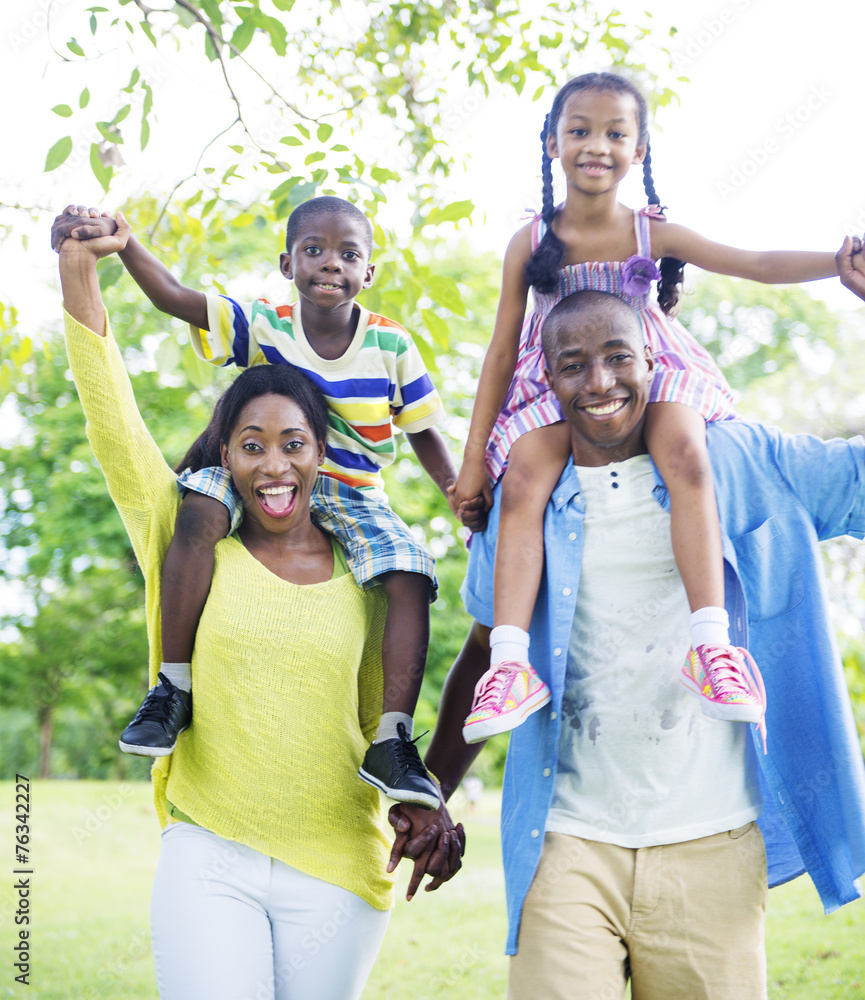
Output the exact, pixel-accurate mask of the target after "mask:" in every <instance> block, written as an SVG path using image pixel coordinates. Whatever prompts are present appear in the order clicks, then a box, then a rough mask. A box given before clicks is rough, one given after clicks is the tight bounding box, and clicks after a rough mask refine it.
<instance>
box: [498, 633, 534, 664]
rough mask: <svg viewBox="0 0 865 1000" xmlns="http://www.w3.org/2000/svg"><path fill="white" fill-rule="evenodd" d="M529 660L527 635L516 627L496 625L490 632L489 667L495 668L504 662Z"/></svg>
mask: <svg viewBox="0 0 865 1000" xmlns="http://www.w3.org/2000/svg"><path fill="white" fill-rule="evenodd" d="M528 658H529V633H528V632H526V631H525V629H521V628H518V627H517V626H516V625H497V626H496V627H495V628H494V629H493V630H492V632H490V665H491V666H493V667H494V666H496V664H498V663H503V662H504V661H505V660H521V661H522V662H523V663H525V662H527V661H528Z"/></svg>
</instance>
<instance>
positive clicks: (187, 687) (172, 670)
mask: <svg viewBox="0 0 865 1000" xmlns="http://www.w3.org/2000/svg"><path fill="white" fill-rule="evenodd" d="M159 672H160V673H161V674H165V676H166V677H167V678H168V679H169V680H170V681H171V683H172V684H173V685H174V686H175V687H179V688H180V690H181V691H191V690H192V664H191V663H161V664H160V665H159Z"/></svg>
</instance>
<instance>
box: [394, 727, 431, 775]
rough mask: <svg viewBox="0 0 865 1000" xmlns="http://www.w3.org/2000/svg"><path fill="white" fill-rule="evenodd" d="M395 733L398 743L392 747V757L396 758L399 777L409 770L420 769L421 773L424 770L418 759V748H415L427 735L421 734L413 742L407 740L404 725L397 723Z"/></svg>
mask: <svg viewBox="0 0 865 1000" xmlns="http://www.w3.org/2000/svg"><path fill="white" fill-rule="evenodd" d="M396 731H397V733H398V735H399V741H398V742H397V744H396V746H395V747H394V751H393V752H394V757H395V758H396V766H397V767H398V768H399V774H400V776H401V775H403V774H405V772H406V771H407V770H409V768H420V769H421V770H422V771H424V770H425V768H424V766H423V762H422V761H421V759H420V753H419V752H418V748H417V747H416V746H415V744H416V743H417V741H418V740H422V739H423V738H424V736H426V734H427V733H428V732H429V730H427V733H421V734H420V736H415V738H414V739H413V740H410V739H409V738H408V732H407V731H406V728H405V724H404V723H402V722H398V723H397V726H396Z"/></svg>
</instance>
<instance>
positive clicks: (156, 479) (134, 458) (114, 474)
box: [59, 215, 179, 565]
mask: <svg viewBox="0 0 865 1000" xmlns="http://www.w3.org/2000/svg"><path fill="white" fill-rule="evenodd" d="M117 221H118V231H117V233H115V234H114V235H112V236H106V237H102V238H100V239H95V240H88V241H86V242H84V241H79V240H72V239H67V240H66V241H65V242H64V243H63V245H62V246H61V248H60V251H59V253H60V278H61V284H62V287H63V304H64V306H65V309H66V313H67V317H66V345H67V350H68V352H69V365H70V368H71V370H72V375H73V378H74V380H75V385H76V388H77V389H78V395H79V397H80V398H81V405H82V408H83V409H84V415H85V417H86V418H87V436H88V438H89V440H90V444H91V447H92V448H93V453H94V455H95V456H96V459H97V461H98V462H99V465H100V466H101V468H102V471H103V473H104V474H105V479H106V481H107V483H108V490H109V493H110V494H111V498H112V500H114V502H115V504H116V505H117V508H118V510H119V512H120V515H121V517H122V518H123V521H124V523H125V525H126V530H127V531H128V533H129V538H130V540H131V542H132V545H133V547H134V549H135V552H136V556H137V557H138V560H139V562H140V563H141V564H142V565H144V564H145V562H146V561H147V553H148V552H149V551H150V550H151V545H152V543H154V541H155V539H154V530H156V533H157V534H158V535H159V536H160V537H161V536H162V535H163V534H166V533H167V538H168V539H170V537H171V531H172V530H173V520H174V515H175V513H176V506H177V503H178V502H179V494H178V492H177V487H176V477H175V476H174V473H173V472H172V471H171V469H170V468H169V467H168V465H167V464H166V462H165V460H164V458H163V457H162V453H161V452H160V450H159V448H158V446H157V444H156V442H155V441H154V440H153V438H152V437H151V436H150V433H149V432H148V430H147V428H146V426H145V424H144V421H143V420H142V419H141V415H140V414H139V412H138V408H137V406H136V403H135V397H134V395H133V392H132V385H131V383H130V381H129V376H128V375H127V373H126V368H125V366H124V364H123V358H122V357H121V354H120V351H119V349H118V347H117V344H116V342H115V340H114V338H113V337H112V336H111V335H110V330H109V328H108V320H107V317H106V314H105V307H104V306H103V303H102V296H101V294H100V291H99V282H98V280H97V277H96V261H97V260H98V259H99V258H100V257H104V256H107V255H108V254H110V253H114V252H116V251H117V250H119V249H121V248H122V247H123V246H124V245H125V234H124V230H125V233H128V231H129V227H128V225H127V224H126V222H125V220H124V219H123V217H122V216H120V215H118V220H117ZM94 335H95V336H94ZM154 517H155V518H156V520H157V521H159V522H160V524H159V525H158V527H157V525H156V524H155V522H154ZM163 520H164V521H165V522H166V523H165V524H162V523H161V522H162V521H163ZM169 522H170V524H169ZM165 544H167V541H166V542H165ZM159 547H161V542H160V543H158V544H157V548H159Z"/></svg>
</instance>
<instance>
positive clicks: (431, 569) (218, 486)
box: [177, 466, 438, 601]
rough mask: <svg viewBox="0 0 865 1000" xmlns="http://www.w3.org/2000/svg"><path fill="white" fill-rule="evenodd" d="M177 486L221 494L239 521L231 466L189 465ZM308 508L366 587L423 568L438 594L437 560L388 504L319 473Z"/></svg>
mask: <svg viewBox="0 0 865 1000" xmlns="http://www.w3.org/2000/svg"><path fill="white" fill-rule="evenodd" d="M177 488H178V489H179V490H180V492H181V493H185V492H186V491H187V490H192V491H193V492H195V493H203V494H204V495H205V496H209V497H213V498H214V499H216V500H219V501H220V503H223V504H225V506H226V507H227V508H228V513H229V515H230V516H231V528H230V529H229V534H233V533H234V532H236V531H237V529H238V528H239V527H240V524H241V522H242V521H243V505H242V504H241V501H240V497H239V496H238V495H237V491H236V490H235V488H234V483H233V482H232V481H231V474H230V473H229V471H228V470H227V469H222V468H219V467H216V466H214V467H211V468H208V469H201V470H200V471H198V472H189V471H186V472H184V473H182V474H181V475H180V477H179V478H178V480H177ZM309 512H310V515H311V516H312V519H313V520H314V521H315V523H316V524H317V525H318V526H319V527H320V528H321V529H322V530H323V531H326V532H327V533H328V534H331V535H333V536H334V537H335V538H336V539H337V541H338V542H339V543H340V544H341V545H342V547H343V548H344V549H345V553H346V559H347V561H348V565H349V568H350V569H351V572H352V574H353V575H354V578H355V580H357V582H358V583H359V584H360V585H361V587H372V586H375V585H376V584H377V583H378V582H379V581H378V580H377V577H379V576H382V574H384V573H393V572H402V573H420V574H421V576H426V577H428V578H429V581H430V601H434V600H435V598H436V593H437V591H438V581H437V580H436V576H435V560H434V559H433V557H432V556H431V555H430V554H429V553H428V552H427V550H426V549H425V548H424V547H423V545H422V544H421V543H420V542H419V541H418V540H417V539H416V538H415V537H414V535H413V534H412V533H411V529H410V528H409V527H408V525H407V524H405V522H404V521H402V520H401V519H400V518H399V517H397V515H396V514H394V512H393V511H392V510H391V509H390V507H388V506H387V504H385V503H382V502H381V501H380V500H377V499H376V498H375V497H374V496H370V495H368V494H365V493H363V492H361V491H360V490H356V489H354V488H353V487H351V486H346V485H345V483H341V482H339V481H338V480H336V479H331V478H330V477H329V476H323V475H319V477H318V479H317V480H316V483H315V489H314V490H313V494H312V498H311V500H310V505H309Z"/></svg>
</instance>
